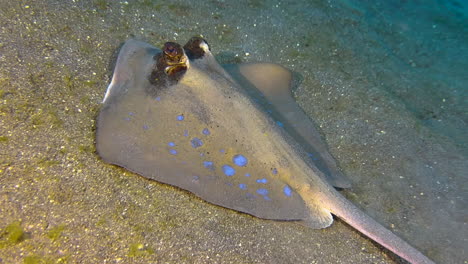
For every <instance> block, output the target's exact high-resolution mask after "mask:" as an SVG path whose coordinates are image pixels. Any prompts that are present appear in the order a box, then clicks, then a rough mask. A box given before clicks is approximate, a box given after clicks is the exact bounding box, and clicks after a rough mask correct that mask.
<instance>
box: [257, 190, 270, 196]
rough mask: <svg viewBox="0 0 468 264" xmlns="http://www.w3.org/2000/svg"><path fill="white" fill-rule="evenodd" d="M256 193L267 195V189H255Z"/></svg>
mask: <svg viewBox="0 0 468 264" xmlns="http://www.w3.org/2000/svg"><path fill="white" fill-rule="evenodd" d="M257 193H258V194H260V195H268V190H267V189H264V188H260V189H257Z"/></svg>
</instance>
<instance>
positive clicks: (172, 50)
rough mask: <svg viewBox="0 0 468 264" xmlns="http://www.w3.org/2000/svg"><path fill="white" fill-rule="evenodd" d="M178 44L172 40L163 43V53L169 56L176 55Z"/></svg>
mask: <svg viewBox="0 0 468 264" xmlns="http://www.w3.org/2000/svg"><path fill="white" fill-rule="evenodd" d="M179 46H180V45H179V44H177V43H174V42H166V44H164V53H165V54H167V55H168V56H169V57H174V56H177V55H178V54H179V49H180V48H178V47H179Z"/></svg>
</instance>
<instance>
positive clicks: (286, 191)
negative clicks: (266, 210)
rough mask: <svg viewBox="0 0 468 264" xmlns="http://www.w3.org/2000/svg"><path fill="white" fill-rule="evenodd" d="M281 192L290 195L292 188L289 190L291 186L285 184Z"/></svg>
mask: <svg viewBox="0 0 468 264" xmlns="http://www.w3.org/2000/svg"><path fill="white" fill-rule="evenodd" d="M283 193H284V195H286V196H287V197H291V195H292V190H291V188H290V187H289V186H288V185H285V186H284V187H283Z"/></svg>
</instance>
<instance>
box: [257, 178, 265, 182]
mask: <svg viewBox="0 0 468 264" xmlns="http://www.w3.org/2000/svg"><path fill="white" fill-rule="evenodd" d="M257 182H258V183H267V182H268V180H267V179H265V178H263V179H258V180H257Z"/></svg>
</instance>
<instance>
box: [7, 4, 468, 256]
mask: <svg viewBox="0 0 468 264" xmlns="http://www.w3.org/2000/svg"><path fill="white" fill-rule="evenodd" d="M377 2H378V3H376V2H374V1H354V0H341V1H305V0H304V1H278V0H277V1H267V0H248V1H245V0H244V1H228V0H211V1H151V0H139V1H130V0H129V1H111V0H94V1H83V0H68V1H64V0H44V1H39V0H37V1H9V0H0V27H1V29H0V63H1V64H0V99H1V101H0V102H1V104H0V228H1V232H0V263H395V262H396V263H400V262H402V261H401V260H400V259H399V258H398V257H396V256H395V255H394V254H392V253H390V252H389V251H387V250H385V249H383V248H382V247H380V246H379V245H377V244H375V243H373V242H372V241H371V240H369V239H367V238H365V237H364V236H362V235H360V234H359V233H358V232H357V231H355V230H354V229H353V228H351V227H349V226H348V225H346V224H344V223H343V222H342V221H339V220H337V221H336V222H335V223H334V224H333V225H332V226H331V227H330V228H327V229H324V230H312V229H308V228H305V227H302V226H299V225H295V224H292V223H284V222H274V221H266V220H261V219H257V218H254V217H251V216H249V215H245V214H241V213H237V212H234V211H231V210H227V209H224V208H221V207H218V206H214V205H211V204H208V203H206V202H204V201H202V200H200V199H198V198H197V197H195V196H194V195H191V194H190V193H188V192H185V191H182V190H180V189H177V188H173V187H170V186H167V185H164V184H160V183H157V182H153V181H149V180H146V179H144V178H143V177H140V176H138V175H136V174H133V173H129V172H127V171H125V170H124V169H121V168H118V167H115V166H110V165H107V164H105V163H104V162H102V161H101V160H100V159H99V157H98V156H97V155H96V153H95V147H94V132H95V120H96V115H97V113H98V111H99V108H100V102H101V100H102V98H103V95H104V92H105V90H106V87H107V85H108V83H109V78H110V76H111V74H112V67H113V65H112V61H113V59H112V58H114V56H115V51H116V50H117V49H118V47H119V45H120V44H121V43H122V42H123V41H125V40H126V39H128V38H137V39H141V40H145V41H148V42H150V43H153V44H155V45H157V46H160V45H161V44H163V43H164V42H165V41H168V40H171V41H179V42H181V43H184V42H185V41H186V40H187V39H188V38H189V37H191V36H192V35H197V34H202V35H203V36H205V38H206V39H207V40H208V42H209V43H210V44H211V47H212V50H213V52H214V54H215V55H217V56H218V59H219V60H221V61H223V62H233V61H235V62H247V61H249V62H252V61H268V62H275V63H279V64H282V65H285V66H286V67H288V68H290V69H291V70H293V71H295V72H296V75H297V76H298V77H299V78H300V79H301V81H302V83H301V86H300V88H299V89H297V90H296V91H295V96H296V98H297V100H298V102H299V103H300V105H301V106H302V107H303V109H304V110H305V112H306V113H307V114H308V115H310V116H311V117H313V119H314V120H315V121H316V122H317V124H318V125H319V126H320V130H321V132H322V134H323V136H324V137H325V138H326V141H327V143H328V145H329V146H330V150H331V152H332V153H333V155H334V156H335V157H336V159H337V160H338V162H339V164H340V166H341V168H342V169H343V171H344V173H345V174H346V175H347V176H348V177H349V179H350V180H351V181H352V183H353V187H352V188H351V189H349V190H346V191H342V193H343V194H344V195H345V196H346V197H348V198H349V199H350V200H351V201H353V202H354V203H355V204H356V205H358V206H359V207H360V208H362V209H363V210H364V211H365V212H366V213H367V214H369V215H371V216H372V217H374V218H375V219H376V220H378V221H379V222H380V223H382V224H384V225H385V226H387V227H389V228H390V229H391V230H393V231H394V232H395V233H397V234H398V235H399V236H401V237H402V238H404V239H405V240H407V241H408V242H410V243H411V244H412V245H414V246H415V247H417V248H418V249H420V250H421V251H422V252H424V253H425V254H426V255H427V256H429V257H430V258H431V259H433V260H434V261H436V262H437V263H444V264H445V263H468V248H467V245H468V241H467V238H468V231H467V230H468V227H467V220H468V217H467V210H468V209H467V194H468V190H467V189H468V188H467V185H468V184H467V178H468V159H467V155H468V139H467V138H468V136H467V131H468V114H467V111H468V74H467V73H468V16H467V9H468V4H467V3H466V1H465V2H463V1H456V0H450V1H442V0H437V1H436V0H427V1H377Z"/></svg>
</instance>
